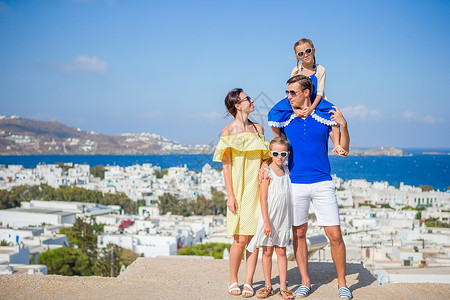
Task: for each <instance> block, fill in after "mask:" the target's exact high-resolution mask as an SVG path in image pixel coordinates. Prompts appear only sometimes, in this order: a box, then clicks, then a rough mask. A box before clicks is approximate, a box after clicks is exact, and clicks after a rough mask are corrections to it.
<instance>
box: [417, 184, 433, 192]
mask: <svg viewBox="0 0 450 300" xmlns="http://www.w3.org/2000/svg"><path fill="white" fill-rule="evenodd" d="M419 187H420V188H421V189H422V192H429V191H432V190H433V187H432V186H431V185H426V184H424V185H422V184H421V185H419Z"/></svg>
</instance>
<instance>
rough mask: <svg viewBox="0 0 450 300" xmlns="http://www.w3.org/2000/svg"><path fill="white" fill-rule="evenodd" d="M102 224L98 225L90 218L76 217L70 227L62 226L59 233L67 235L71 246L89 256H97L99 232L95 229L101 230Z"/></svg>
mask: <svg viewBox="0 0 450 300" xmlns="http://www.w3.org/2000/svg"><path fill="white" fill-rule="evenodd" d="M102 226H103V225H98V224H96V223H95V222H94V220H93V219H92V218H88V219H82V218H77V219H76V221H75V224H74V225H73V226H72V227H64V228H61V229H60V233H63V234H65V235H66V236H67V240H68V241H69V244H70V245H71V246H76V247H77V248H78V249H80V250H81V251H82V252H83V254H85V255H87V256H89V257H90V258H95V257H96V256H97V237H98V234H99V233H102V232H98V231H96V230H102V231H103V229H102Z"/></svg>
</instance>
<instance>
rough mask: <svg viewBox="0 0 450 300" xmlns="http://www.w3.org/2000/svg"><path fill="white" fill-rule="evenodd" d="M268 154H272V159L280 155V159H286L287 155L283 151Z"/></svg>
mask: <svg viewBox="0 0 450 300" xmlns="http://www.w3.org/2000/svg"><path fill="white" fill-rule="evenodd" d="M270 153H272V156H273V157H277V156H278V155H280V156H281V157H283V158H284V157H286V156H287V155H288V152H286V151H283V152H277V151H270Z"/></svg>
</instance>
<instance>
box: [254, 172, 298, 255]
mask: <svg viewBox="0 0 450 300" xmlns="http://www.w3.org/2000/svg"><path fill="white" fill-rule="evenodd" d="M283 169H284V172H285V173H286V174H285V175H284V176H277V175H276V174H275V172H274V171H273V170H272V169H270V168H269V169H266V170H267V172H268V175H269V177H270V178H271V179H272V182H271V183H270V185H269V190H268V193H267V211H268V215H269V222H270V226H271V227H272V236H270V237H269V236H267V235H265V234H264V221H263V217H262V214H261V213H260V215H259V220H258V227H257V229H256V234H255V235H254V236H253V238H252V240H251V241H250V243H249V244H248V246H247V250H248V251H250V252H253V251H255V248H260V247H262V246H279V247H286V246H287V245H289V236H290V233H291V226H292V203H291V180H290V179H289V175H288V174H289V170H288V168H287V167H286V166H283Z"/></svg>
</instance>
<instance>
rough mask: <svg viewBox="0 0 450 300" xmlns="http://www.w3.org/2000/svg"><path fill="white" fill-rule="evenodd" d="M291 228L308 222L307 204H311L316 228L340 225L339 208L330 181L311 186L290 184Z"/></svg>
mask: <svg viewBox="0 0 450 300" xmlns="http://www.w3.org/2000/svg"><path fill="white" fill-rule="evenodd" d="M291 199H292V207H293V208H294V209H293V223H292V225H293V226H299V225H302V224H305V223H307V222H308V212H309V203H310V202H312V203H313V207H314V211H315V213H316V218H317V225H318V226H336V225H340V224H341V222H340V220H339V207H338V204H337V199H336V193H335V188H334V184H333V182H332V181H329V180H327V181H320V182H316V183H311V184H301V183H292V198H291Z"/></svg>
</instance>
